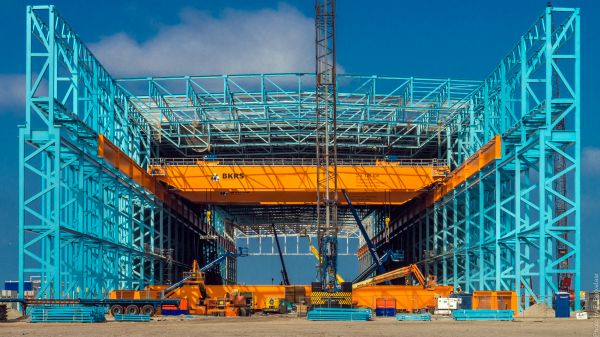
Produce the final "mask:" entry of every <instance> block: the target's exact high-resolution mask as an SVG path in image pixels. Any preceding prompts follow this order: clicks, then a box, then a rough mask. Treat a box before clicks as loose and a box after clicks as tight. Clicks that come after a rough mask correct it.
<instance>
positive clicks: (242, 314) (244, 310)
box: [240, 308, 248, 316]
mask: <svg viewBox="0 0 600 337" xmlns="http://www.w3.org/2000/svg"><path fill="white" fill-rule="evenodd" d="M240 316H248V311H247V310H246V308H240Z"/></svg>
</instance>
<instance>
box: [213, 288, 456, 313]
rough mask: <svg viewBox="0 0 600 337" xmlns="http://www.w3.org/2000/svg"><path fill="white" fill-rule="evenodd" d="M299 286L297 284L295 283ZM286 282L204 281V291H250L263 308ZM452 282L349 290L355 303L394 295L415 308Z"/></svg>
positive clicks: (369, 304) (400, 304)
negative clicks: (236, 282) (255, 283)
mask: <svg viewBox="0 0 600 337" xmlns="http://www.w3.org/2000/svg"><path fill="white" fill-rule="evenodd" d="M296 287H300V286H296ZM301 287H303V288H304V289H305V293H306V296H305V297H306V301H307V302H308V301H309V298H310V295H311V287H310V286H301ZM285 288H286V286H271V285H207V286H206V292H207V294H208V295H210V296H213V297H222V296H226V295H227V294H228V293H231V292H234V291H238V292H239V293H241V294H245V293H251V294H252V299H253V300H252V305H253V307H252V309H253V310H263V309H264V303H265V299H268V298H285V297H286V296H285V293H286V289H285ZM452 290H453V287H452V286H432V287H427V288H425V287H423V286H421V285H418V286H409V285H369V286H365V287H361V288H358V289H353V290H352V302H353V304H354V306H356V307H363V308H371V309H374V308H375V307H376V300H377V299H378V298H394V299H396V310H401V311H408V312H410V311H415V310H420V309H428V308H433V307H435V305H436V303H437V298H438V297H449V296H450V293H451V292H452Z"/></svg>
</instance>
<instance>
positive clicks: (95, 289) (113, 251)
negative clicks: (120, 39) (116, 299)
mask: <svg viewBox="0 0 600 337" xmlns="http://www.w3.org/2000/svg"><path fill="white" fill-rule="evenodd" d="M26 45H27V50H26V55H27V58H26V60H27V67H26V68H27V69H26V79H27V81H26V82H27V83H26V100H27V104H26V123H25V125H23V126H21V128H20V130H19V135H20V143H19V158H20V162H19V280H20V284H19V293H20V295H22V294H23V290H24V287H23V282H24V281H25V280H27V279H28V278H29V277H31V276H34V277H40V278H41V289H40V291H39V293H38V297H42V298H72V297H77V298H98V297H104V296H106V294H107V293H108V292H109V291H110V290H112V289H115V288H132V289H139V288H142V287H144V286H145V285H147V284H152V283H155V282H162V281H163V280H165V279H168V278H169V277H167V276H165V271H168V272H175V273H179V272H180V271H181V270H182V269H184V268H185V269H187V268H188V266H189V265H191V261H192V259H194V258H196V257H198V256H201V255H200V254H199V252H196V251H195V250H196V249H200V247H202V245H208V246H210V245H215V244H216V245H220V246H224V245H227V243H226V242H225V241H223V239H222V237H221V239H220V241H218V243H207V244H205V243H203V242H202V241H201V235H206V234H207V232H210V231H211V229H210V228H208V227H207V226H206V224H204V225H201V222H200V221H199V216H196V215H187V214H191V212H189V207H188V206H185V205H182V204H181V203H179V206H178V207H177V208H176V209H174V208H172V207H167V205H165V204H164V203H163V200H160V199H158V198H157V197H156V196H154V195H152V194H151V193H150V192H149V191H147V190H145V189H144V188H143V187H142V186H140V185H138V184H137V183H136V182H135V181H133V180H132V179H131V178H129V177H127V176H125V175H124V174H122V173H120V172H119V171H118V170H117V169H116V168H114V167H112V166H111V164H109V163H107V162H105V161H104V160H102V159H100V158H99V157H98V154H97V144H98V143H97V139H98V134H103V135H105V137H107V139H109V140H110V141H111V142H112V143H114V144H115V145H117V146H118V147H119V148H120V149H121V151H123V152H124V153H125V154H126V155H128V156H129V157H130V158H131V159H133V160H134V161H135V162H137V163H138V164H140V165H142V166H145V165H147V163H148V159H149V156H150V134H151V133H150V126H149V124H148V123H147V122H146V119H145V118H144V117H143V116H142V115H141V114H140V113H139V112H138V111H137V110H136V109H135V108H134V107H133V106H132V105H131V104H129V100H128V97H127V96H126V95H125V93H124V92H123V91H122V90H121V89H119V87H118V86H117V85H116V83H115V81H114V80H113V79H112V78H111V77H110V76H109V75H108V73H107V72H106V70H104V68H103V67H102V66H101V65H100V63H99V62H98V61H97V60H96V59H95V57H94V56H93V55H92V54H91V52H90V51H89V50H88V49H87V48H86V47H85V45H84V44H83V42H82V41H81V40H80V39H79V38H78V37H77V35H76V34H75V33H74V32H73V31H72V30H71V28H70V27H69V26H68V24H66V23H65V21H64V20H63V19H62V17H61V16H60V15H59V14H58V13H57V12H56V10H55V9H54V7H53V6H30V7H27V44H26ZM172 201H173V202H172V203H171V204H173V205H175V204H177V199H176V198H174V199H173V200H172ZM184 214H186V215H185V216H184ZM200 219H201V218H200ZM173 234H174V236H175V237H174V238H173V237H172V235H173ZM178 236H179V237H178ZM182 237H186V238H187V241H182V240H179V239H180V238H182ZM173 239H174V240H173ZM227 249H229V250H231V249H233V243H229V245H228V246H227Z"/></svg>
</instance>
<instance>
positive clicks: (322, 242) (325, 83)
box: [315, 0, 338, 291]
mask: <svg viewBox="0 0 600 337" xmlns="http://www.w3.org/2000/svg"><path fill="white" fill-rule="evenodd" d="M315 12H316V13H315V14H316V15H315V44H316V46H315V47H316V48H315V52H316V130H315V131H316V132H315V137H316V165H317V170H316V171H317V177H316V179H317V184H316V185H317V210H316V212H317V237H318V245H319V254H320V256H321V257H322V259H321V260H320V261H319V268H318V274H319V277H320V281H321V283H322V286H323V288H324V289H328V290H330V291H333V290H335V289H336V288H337V287H338V285H337V283H336V275H337V234H338V219H337V216H338V212H337V204H338V190H337V189H338V187H337V139H336V136H337V135H336V129H337V125H336V117H337V111H336V99H337V93H336V64H335V63H336V58H335V4H334V0H316V3H315ZM323 212H324V213H325V214H323Z"/></svg>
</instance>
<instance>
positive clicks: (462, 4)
mask: <svg viewBox="0 0 600 337" xmlns="http://www.w3.org/2000/svg"><path fill="white" fill-rule="evenodd" d="M48 3H54V4H55V5H56V6H57V8H58V10H59V11H60V12H61V13H62V15H63V16H64V17H65V18H66V19H67V21H68V22H69V23H70V24H71V26H72V27H73V28H74V29H75V31H77V32H78V33H79V34H80V36H81V38H82V39H83V40H84V41H86V42H87V43H88V45H89V46H90V47H91V48H92V50H93V51H95V52H96V54H97V56H98V58H99V59H100V61H101V62H102V63H103V64H104V65H105V66H106V68H107V69H108V70H109V72H111V74H113V76H114V77H117V78H118V77H129V76H149V75H183V74H185V75H201V74H218V73H255V72H280V71H292V72H312V71H313V70H314V65H313V64H314V52H313V49H312V44H313V35H312V34H313V26H312V25H313V0H303V1H288V2H283V1H267V0H259V1H242V0H229V1H216V0H214V1H210V0H206V1H192V0H188V1H178V0H171V1H169V2H168V4H169V5H168V6H165V2H164V1H126V2H125V1H111V0H106V1H83V0H81V1H75V0H74V1H44V2H39V1H10V0H9V1H4V2H3V18H2V20H1V21H0V32H1V34H2V35H1V38H2V42H3V45H4V47H3V53H2V56H0V60H1V62H0V119H1V123H0V142H1V144H5V145H4V147H3V149H2V154H1V155H0V181H2V189H1V191H2V193H0V214H1V219H0V248H1V249H2V253H3V254H2V259H0V281H1V280H3V279H16V276H17V264H16V261H17V228H18V226H17V191H18V189H17V163H18V156H17V144H18V142H17V125H18V124H21V123H23V120H24V107H23V100H24V99H23V96H24V94H23V92H24V83H23V79H22V74H23V73H24V71H25V6H26V5H27V4H48ZM553 3H554V5H555V6H575V7H581V9H582V11H581V13H582V95H581V96H582V112H583V113H582V120H583V129H582V142H583V144H582V147H583V160H582V165H583V170H582V171H583V182H584V183H583V191H582V194H583V195H582V200H583V204H582V209H583V210H582V240H583V241H582V256H583V274H582V285H583V288H584V289H589V288H591V286H592V280H593V273H594V272H599V271H600V264H599V263H597V262H594V261H596V259H595V258H594V257H595V256H598V255H599V254H600V248H599V247H600V245H599V242H598V239H599V238H600V224H599V222H600V221H599V220H598V218H599V217H598V216H597V214H596V211H597V210H598V209H600V189H598V186H600V136H598V133H597V132H594V131H596V130H595V129H597V125H598V124H599V122H600V115H599V114H598V113H597V110H598V109H597V107H596V106H597V105H595V104H594V103H593V102H594V101H593V100H594V99H595V98H596V97H597V93H596V92H597V90H598V89H599V88H598V84H597V82H596V81H595V80H594V78H596V79H598V78H600V69H599V65H598V60H600V45H599V44H598V43H597V40H594V38H596V39H597V36H598V33H600V24H599V23H598V18H599V17H600V5H599V3H598V2H597V1H591V0H590V1H575V0H574V1H566V0H565V1H553ZM359 4H360V6H359ZM545 6H546V1H542V0H528V1H522V0H505V1H481V0H480V1H474V0H473V1H448V0H439V1H425V0H424V1H384V0H372V1H368V2H363V1H361V2H358V1H339V2H338V3H337V32H336V34H337V46H338V62H339V64H340V65H341V67H342V69H343V70H344V71H345V72H347V73H355V74H369V75H370V74H378V75H392V76H417V77H439V78H447V77H449V78H460V79H483V78H484V77H485V76H486V75H487V74H488V73H489V72H490V71H491V70H492V69H493V68H494V67H495V66H496V65H497V64H498V62H499V60H500V58H501V57H503V56H504V55H505V53H506V52H508V50H509V49H510V48H512V46H513V45H514V44H515V42H516V41H517V39H518V38H519V37H520V36H521V34H522V33H523V32H524V31H525V30H526V29H527V28H528V27H529V26H530V25H531V24H532V23H533V22H534V20H535V19H536V17H537V16H538V15H539V14H541V13H542V11H543V9H544V7H545ZM181 46H185V48H181ZM173 48H178V50H182V51H181V52H178V53H166V52H165V50H172V49H173ZM253 259H254V258H253ZM289 261H290V263H292V262H294V263H296V261H297V263H298V264H300V263H301V264H309V265H312V264H313V261H306V260H302V259H299V260H298V259H297V258H294V259H289ZM249 262H251V261H249V260H246V263H243V261H241V263H240V268H239V275H240V280H241V281H246V282H253V281H260V282H267V283H270V278H271V276H270V275H273V277H275V279H276V280H277V279H279V265H278V261H276V260H266V261H265V263H263V264H261V265H262V269H260V270H258V269H256V270H255V269H252V268H256V264H254V263H249ZM250 266H252V267H250ZM355 268H356V264H355V263H350V262H348V260H346V259H344V260H343V262H342V267H341V269H342V273H346V274H351V273H353V272H354V271H355ZM290 269H291V270H290V274H291V275H290V277H291V278H292V279H293V280H302V281H303V282H305V281H307V280H309V279H310V278H312V277H313V276H314V273H313V272H312V271H311V272H310V273H307V272H305V271H302V269H305V268H290ZM307 274H309V275H307ZM257 275H265V276H263V277H260V276H257ZM266 275H269V276H266Z"/></svg>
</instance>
